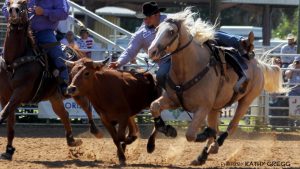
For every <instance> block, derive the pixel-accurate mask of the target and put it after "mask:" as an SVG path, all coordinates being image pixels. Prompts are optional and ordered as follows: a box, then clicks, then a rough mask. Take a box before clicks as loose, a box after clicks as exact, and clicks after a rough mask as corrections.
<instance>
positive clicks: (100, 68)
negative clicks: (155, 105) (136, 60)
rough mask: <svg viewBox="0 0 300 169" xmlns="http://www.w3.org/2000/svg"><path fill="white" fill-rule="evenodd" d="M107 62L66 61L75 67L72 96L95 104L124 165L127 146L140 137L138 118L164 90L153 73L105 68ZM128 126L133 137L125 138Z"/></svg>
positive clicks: (71, 88)
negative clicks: (158, 86) (83, 97)
mask: <svg viewBox="0 0 300 169" xmlns="http://www.w3.org/2000/svg"><path fill="white" fill-rule="evenodd" d="M106 62H107V60H106V61H97V62H96V61H92V60H90V59H88V58H83V59H80V60H78V61H76V62H70V61H66V64H67V65H68V66H69V67H72V71H71V76H72V79H73V80H72V83H71V84H70V86H69V87H68V93H69V94H70V95H72V96H76V95H78V94H80V95H81V96H86V97H87V98H88V99H89V100H90V101H91V103H92V105H93V106H94V108H95V110H96V111H97V113H98V114H99V116H100V117H101V120H102V122H103V124H104V126H105V127H106V129H107V130H108V131H109V133H110V135H111V136H112V138H113V141H114V143H115V145H116V146H117V149H118V151H117V153H118V157H119V161H120V164H125V161H126V157H125V155H124V151H125V148H126V145H127V144H130V143H132V142H133V141H134V140H135V139H136V138H137V136H136V133H137V127H136V124H135V122H134V115H136V114H137V113H139V112H140V111H141V110H142V109H144V108H146V107H149V106H150V104H151V102H152V101H154V100H155V99H156V98H158V97H159V96H160V90H159V89H158V88H157V87H156V85H155V83H154V80H153V77H152V75H151V74H149V73H145V74H141V73H133V72H124V71H116V70H109V69H107V68H106V67H105V63H106ZM116 124H118V125H119V126H118V129H116V128H115V125H116ZM127 126H128V127H129V134H128V136H127V137H126V138H125V130H126V128H127Z"/></svg>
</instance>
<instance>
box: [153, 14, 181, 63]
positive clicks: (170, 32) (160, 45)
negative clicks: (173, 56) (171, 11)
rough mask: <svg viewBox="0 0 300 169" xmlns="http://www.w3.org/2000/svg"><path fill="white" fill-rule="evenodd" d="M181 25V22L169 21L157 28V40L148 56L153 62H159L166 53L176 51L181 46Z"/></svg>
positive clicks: (154, 41)
mask: <svg viewBox="0 0 300 169" xmlns="http://www.w3.org/2000/svg"><path fill="white" fill-rule="evenodd" d="M181 23H182V21H181V20H176V19H167V20H166V21H164V22H162V23H160V25H159V26H158V27H157V28H156V29H157V30H156V31H157V32H156V36H155V39H154V40H153V41H152V43H151V45H150V47H149V49H148V55H149V57H150V58H151V59H152V60H154V61H157V60H159V58H161V57H162V56H163V55H164V54H165V53H170V52H173V51H175V50H176V48H177V47H178V46H179V34H180V27H181Z"/></svg>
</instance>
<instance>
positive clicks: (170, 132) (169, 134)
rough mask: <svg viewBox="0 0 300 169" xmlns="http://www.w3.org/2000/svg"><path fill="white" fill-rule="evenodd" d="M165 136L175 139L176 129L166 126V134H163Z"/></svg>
mask: <svg viewBox="0 0 300 169" xmlns="http://www.w3.org/2000/svg"><path fill="white" fill-rule="evenodd" d="M165 135H166V136H167V137H172V138H175V137H177V131H176V129H175V128H174V127H173V126H171V125H167V126H166V133H165Z"/></svg>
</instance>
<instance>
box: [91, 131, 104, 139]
mask: <svg viewBox="0 0 300 169" xmlns="http://www.w3.org/2000/svg"><path fill="white" fill-rule="evenodd" d="M92 134H93V135H94V136H95V137H96V138H98V139H101V138H103V137H104V134H103V133H101V132H100V131H98V132H97V133H92Z"/></svg>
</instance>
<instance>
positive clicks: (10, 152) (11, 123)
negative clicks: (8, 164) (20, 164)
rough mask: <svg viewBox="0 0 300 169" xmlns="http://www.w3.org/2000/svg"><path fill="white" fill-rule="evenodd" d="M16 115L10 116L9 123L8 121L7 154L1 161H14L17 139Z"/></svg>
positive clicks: (2, 156) (1, 157)
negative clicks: (14, 142) (15, 138)
mask: <svg viewBox="0 0 300 169" xmlns="http://www.w3.org/2000/svg"><path fill="white" fill-rule="evenodd" d="M15 120H16V118H15V115H14V114H10V115H9V116H8V121H7V145H6V152H5V153H3V154H1V156H0V159H4V160H12V157H13V155H14V152H15V148H14V147H13V140H14V137H15V130H14V127H15Z"/></svg>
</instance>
